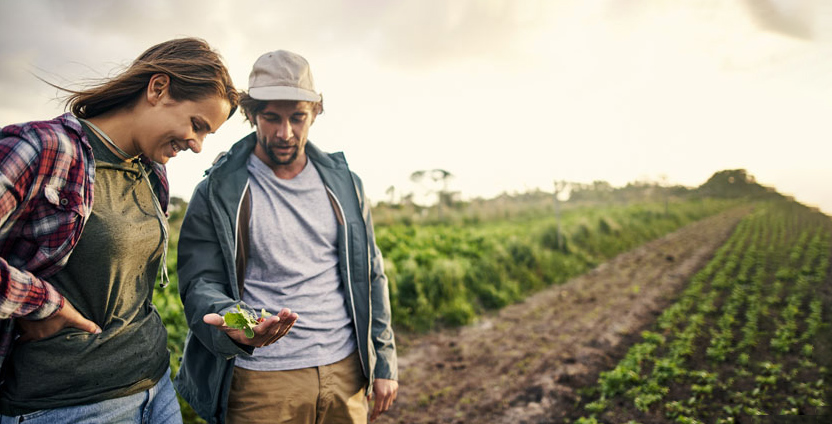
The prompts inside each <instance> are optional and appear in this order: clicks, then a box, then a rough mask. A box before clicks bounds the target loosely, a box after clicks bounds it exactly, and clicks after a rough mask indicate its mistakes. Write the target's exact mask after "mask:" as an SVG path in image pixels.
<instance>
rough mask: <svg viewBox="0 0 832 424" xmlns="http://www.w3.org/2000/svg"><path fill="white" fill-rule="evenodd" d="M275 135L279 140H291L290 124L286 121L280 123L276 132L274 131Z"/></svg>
mask: <svg viewBox="0 0 832 424" xmlns="http://www.w3.org/2000/svg"><path fill="white" fill-rule="evenodd" d="M275 135H276V136H277V137H278V138H280V139H281V140H288V139H290V138H292V124H291V123H289V121H288V120H286V121H281V122H280V123H279V124H278V125H277V130H276V131H275Z"/></svg>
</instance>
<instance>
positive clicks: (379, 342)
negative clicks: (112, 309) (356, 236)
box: [354, 176, 399, 421]
mask: <svg viewBox="0 0 832 424" xmlns="http://www.w3.org/2000/svg"><path fill="white" fill-rule="evenodd" d="M354 178H355V181H356V185H357V188H358V193H359V196H361V212H362V214H363V216H364V222H365V225H366V227H367V240H368V243H369V245H370V284H371V285H372V287H371V288H370V293H372V299H371V305H372V311H371V314H372V321H371V322H370V337H371V340H372V343H373V347H374V349H375V351H376V366H375V369H374V371H373V374H374V377H375V380H374V381H373V387H372V391H373V392H372V397H373V400H374V402H373V409H372V411H371V413H370V421H374V420H375V419H376V418H378V417H379V416H380V415H381V414H382V413H384V412H386V411H387V410H388V409H390V407H391V406H392V404H393V401H394V400H396V397H397V396H398V391H399V383H398V381H397V380H398V374H399V370H398V357H397V355H396V342H395V337H394V335H393V325H392V313H391V311H390V292H389V288H388V281H387V275H385V274H384V259H383V258H382V255H381V251H380V250H379V248H378V246H377V245H376V238H375V230H374V228H373V217H372V214H371V212H370V206H369V202H368V201H367V199H366V198H364V188H363V186H362V185H361V180H360V179H359V178H358V177H357V176H354Z"/></svg>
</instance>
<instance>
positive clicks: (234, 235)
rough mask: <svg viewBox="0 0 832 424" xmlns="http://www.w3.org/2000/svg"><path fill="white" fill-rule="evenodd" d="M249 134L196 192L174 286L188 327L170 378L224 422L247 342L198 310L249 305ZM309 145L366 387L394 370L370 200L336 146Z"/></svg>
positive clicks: (204, 413)
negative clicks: (329, 215)
mask: <svg viewBox="0 0 832 424" xmlns="http://www.w3.org/2000/svg"><path fill="white" fill-rule="evenodd" d="M255 137H256V136H255V133H252V134H249V135H248V136H246V137H245V138H243V139H242V140H240V141H238V142H237V143H235V144H234V146H232V148H231V150H230V151H229V152H228V153H226V154H225V155H224V156H222V157H221V158H220V159H219V160H218V161H217V162H216V163H215V164H214V166H213V167H212V168H211V169H210V170H209V171H208V175H207V177H206V178H205V179H203V180H202V181H201V182H200V183H199V185H198V186H197V188H196V190H195V191H194V195H193V197H192V198H191V202H190V203H189V205H188V210H187V213H186V214H185V220H184V222H183V223H182V229H181V232H180V235H179V253H178V273H179V294H180V296H181V298H182V303H183V304H184V306H185V316H186V318H187V320H188V327H189V328H190V330H189V331H188V336H187V339H186V341H185V351H184V353H183V358H182V363H181V367H180V369H179V372H178V374H177V375H176V378H175V379H174V385H175V387H176V389H177V391H178V392H179V394H180V395H181V396H182V397H183V398H184V399H185V400H186V401H187V402H188V403H190V405H191V406H192V407H193V408H194V410H195V411H196V412H197V414H199V415H200V416H201V417H202V418H204V419H205V420H206V421H208V422H209V423H224V422H225V412H226V405H227V402H228V394H229V391H230V387H231V375H232V371H233V369H234V362H235V358H236V356H237V355H250V354H251V353H252V352H253V351H254V348H252V347H250V346H243V345H240V344H237V343H235V342H234V341H233V340H231V339H230V338H229V337H228V336H226V335H225V333H223V332H222V331H220V330H218V329H216V328H215V327H213V326H210V325H208V324H205V323H204V322H203V321H202V317H203V316H204V315H205V314H209V313H218V314H220V315H222V314H224V313H225V312H228V311H230V310H232V309H234V308H235V306H236V305H237V304H240V305H241V306H243V307H247V306H246V305H245V304H244V303H243V302H242V301H241V293H242V292H243V284H244V278H243V276H244V275H245V264H246V260H247V259H248V255H247V251H248V228H249V227H248V219H249V217H250V215H251V202H250V195H249V189H248V177H249V176H248V169H247V167H246V160H247V159H248V157H249V156H250V155H251V154H252V152H253V151H254V146H255V144H256V138H255ZM306 154H307V157H308V158H309V160H310V161H311V163H312V164H314V165H315V167H316V168H317V170H318V172H319V173H320V175H321V179H322V180H323V182H324V185H325V186H326V189H327V192H328V193H329V197H330V200H331V203H332V206H333V210H334V211H335V214H336V218H337V220H338V258H339V271H340V275H341V280H342V284H344V288H345V290H344V293H345V295H346V296H347V308H348V310H349V311H348V312H349V313H350V315H351V317H352V321H353V324H354V327H355V337H356V340H357V342H358V353H359V355H360V357H361V364H362V368H363V371H364V375H365V376H366V377H367V382H368V387H367V389H368V390H369V388H371V387H372V384H373V380H374V379H375V378H384V379H391V380H396V379H397V378H398V375H397V374H398V367H397V363H396V362H397V359H396V346H395V342H394V337H393V329H392V326H391V323H390V298H389V292H388V287H387V277H386V276H385V275H384V265H383V261H382V257H381V253H380V252H379V250H378V247H377V246H376V243H375V236H374V233H373V224H372V219H371V217H370V206H369V205H368V204H367V202H366V201H365V197H364V190H363V186H362V185H361V180H360V179H359V178H358V176H356V175H355V174H354V173H352V172H351V171H350V170H349V168H348V167H347V162H346V160H345V159H344V155H343V154H342V153H331V154H330V153H324V152H322V151H321V150H319V149H318V148H317V147H315V146H314V145H313V144H312V143H307V144H306ZM278 306H279V305H278ZM248 309H249V310H251V308H248Z"/></svg>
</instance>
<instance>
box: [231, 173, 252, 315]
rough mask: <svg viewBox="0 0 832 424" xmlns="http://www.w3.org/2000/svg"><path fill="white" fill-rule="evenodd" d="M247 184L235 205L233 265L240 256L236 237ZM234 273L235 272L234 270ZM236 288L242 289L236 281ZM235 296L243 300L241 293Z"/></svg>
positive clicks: (235, 275) (238, 232) (238, 231)
mask: <svg viewBox="0 0 832 424" xmlns="http://www.w3.org/2000/svg"><path fill="white" fill-rule="evenodd" d="M248 184H249V182H248V181H246V185H245V187H243V195H242V196H240V201H239V202H238V203H237V216H236V217H234V262H235V263H236V262H237V255H239V254H240V252H238V251H237V249H239V246H237V242H238V239H239V237H238V236H237V235H238V234H240V209H242V207H243V199H245V198H246V192H247V191H248ZM235 271H236V268H235ZM234 277H235V278H236V277H237V273H236V272H235V273H234ZM243 284H245V282H243ZM237 287H242V286H240V282H239V281H237ZM238 291H239V289H238ZM237 296H238V297H239V299H237V301H241V300H243V293H242V292H240V293H237Z"/></svg>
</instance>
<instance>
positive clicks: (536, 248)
mask: <svg viewBox="0 0 832 424" xmlns="http://www.w3.org/2000/svg"><path fill="white" fill-rule="evenodd" d="M735 204H736V202H735V201H727V200H713V199H705V200H701V199H700V200H690V201H680V202H677V203H674V204H673V205H672V207H671V208H669V209H667V210H665V205H663V204H657V203H655V204H651V203H642V204H636V205H629V206H606V207H585V208H577V209H572V210H570V211H569V212H568V213H565V214H564V215H563V217H562V219H561V224H560V227H561V237H560V239H559V237H558V225H557V219H556V218H555V217H554V216H551V215H548V216H539V217H536V218H527V219H523V220H512V221H506V220H500V221H493V222H485V223H478V224H470V225H466V226H448V225H424V226H409V225H390V226H382V227H379V228H377V230H376V239H377V242H378V245H379V248H380V249H381V251H382V253H383V254H384V257H385V269H386V272H387V275H388V277H389V278H390V291H391V301H392V304H393V305H392V306H393V320H394V324H395V325H396V327H397V328H398V329H401V330H409V331H417V332H423V331H428V330H433V329H436V328H438V327H443V326H451V327H453V326H459V325H465V324H469V323H471V322H472V321H473V320H474V319H475V318H476V317H477V316H479V315H481V314H482V313H484V312H486V311H489V310H495V309H499V308H501V307H504V306H506V305H509V304H512V303H515V302H518V301H520V300H522V299H524V298H525V297H526V296H528V295H529V294H530V293H532V292H534V291H536V290H540V289H542V288H544V287H547V286H551V285H554V284H559V283H562V282H564V281H566V280H568V279H569V278H572V277H575V276H577V275H580V274H582V273H584V272H586V271H588V270H590V269H592V268H593V267H595V266H596V265H598V264H600V263H602V262H604V261H606V260H608V259H610V258H611V257H613V256H615V255H617V254H619V253H621V252H625V251H627V250H630V249H632V248H634V247H637V246H639V245H641V244H643V243H645V242H647V241H649V240H653V239H655V238H657V237H660V236H662V235H664V234H667V233H669V232H671V231H674V230H676V229H678V228H680V227H681V226H683V225H686V224H688V223H691V222H693V221H696V220H699V219H702V218H704V217H706V216H710V215H713V214H715V213H717V212H720V211H722V210H725V209H726V208H728V207H730V206H732V205H735Z"/></svg>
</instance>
